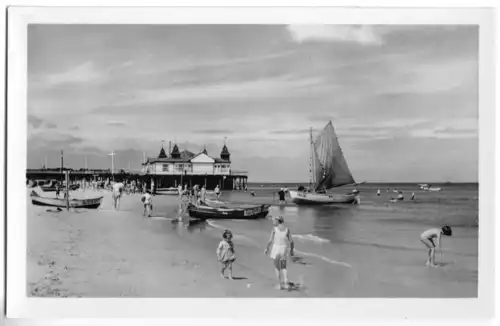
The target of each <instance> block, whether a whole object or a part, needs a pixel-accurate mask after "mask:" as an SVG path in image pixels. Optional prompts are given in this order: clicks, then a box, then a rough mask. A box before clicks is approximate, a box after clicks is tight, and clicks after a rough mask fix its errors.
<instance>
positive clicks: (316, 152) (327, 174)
mask: <svg viewBox="0 0 500 326" xmlns="http://www.w3.org/2000/svg"><path fill="white" fill-rule="evenodd" d="M309 140H310V148H311V156H310V164H311V169H310V172H311V182H310V183H311V187H313V189H309V191H307V190H305V189H304V190H303V191H301V190H300V189H297V190H290V191H289V193H290V197H291V198H292V202H293V203H295V204H297V205H329V204H359V202H360V200H359V194H358V193H357V192H356V193H354V192H352V193H344V194H333V193H328V190H330V189H333V188H337V187H341V186H346V185H358V184H359V183H356V182H355V181H354V178H353V176H352V174H351V172H350V170H349V167H348V166H347V162H346V160H345V157H344V154H343V153H342V149H341V148H340V144H339V142H338V139H337V135H336V133H335V129H334V128H333V124H332V122H331V121H330V122H329V123H328V124H327V125H326V127H325V128H324V129H323V130H322V131H321V132H320V133H319V134H318V136H317V137H316V140H315V141H313V136H312V129H311V131H310V138H309Z"/></svg>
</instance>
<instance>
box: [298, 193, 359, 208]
mask: <svg viewBox="0 0 500 326" xmlns="http://www.w3.org/2000/svg"><path fill="white" fill-rule="evenodd" d="M290 197H291V198H292V202H293V203H295V204H296V205H331V204H359V196H358V195H354V194H342V195H341V194H330V195H327V194H318V193H302V192H298V191H290Z"/></svg>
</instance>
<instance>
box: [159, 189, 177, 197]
mask: <svg viewBox="0 0 500 326" xmlns="http://www.w3.org/2000/svg"><path fill="white" fill-rule="evenodd" d="M155 194H156V195H167V196H177V195H179V190H178V189H177V188H175V187H170V188H158V189H156V192H155Z"/></svg>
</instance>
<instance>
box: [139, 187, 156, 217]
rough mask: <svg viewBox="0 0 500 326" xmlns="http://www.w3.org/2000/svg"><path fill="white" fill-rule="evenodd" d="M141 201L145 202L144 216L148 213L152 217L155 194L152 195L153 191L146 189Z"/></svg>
mask: <svg viewBox="0 0 500 326" xmlns="http://www.w3.org/2000/svg"><path fill="white" fill-rule="evenodd" d="M141 201H142V202H143V204H144V212H143V213H142V216H146V213H147V214H148V217H151V213H152V211H153V196H151V192H150V191H149V190H146V193H145V194H144V195H142V198H141Z"/></svg>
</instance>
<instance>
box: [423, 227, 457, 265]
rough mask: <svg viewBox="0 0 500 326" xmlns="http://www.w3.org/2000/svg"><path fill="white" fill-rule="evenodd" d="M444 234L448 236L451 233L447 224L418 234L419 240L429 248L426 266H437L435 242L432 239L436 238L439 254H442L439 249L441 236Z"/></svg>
mask: <svg viewBox="0 0 500 326" xmlns="http://www.w3.org/2000/svg"><path fill="white" fill-rule="evenodd" d="M443 234H444V235H446V236H450V237H451V234H452V231H451V228H450V227H449V226H447V225H445V226H443V227H442V228H441V229H438V228H434V229H430V230H427V231H425V232H424V233H422V234H421V235H420V241H422V243H423V244H424V245H425V246H426V247H427V248H429V258H428V259H427V262H426V264H425V265H426V266H431V267H437V265H436V244H435V243H434V240H437V247H439V250H440V251H441V256H442V255H443V250H442V249H441V237H442V236H443Z"/></svg>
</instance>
